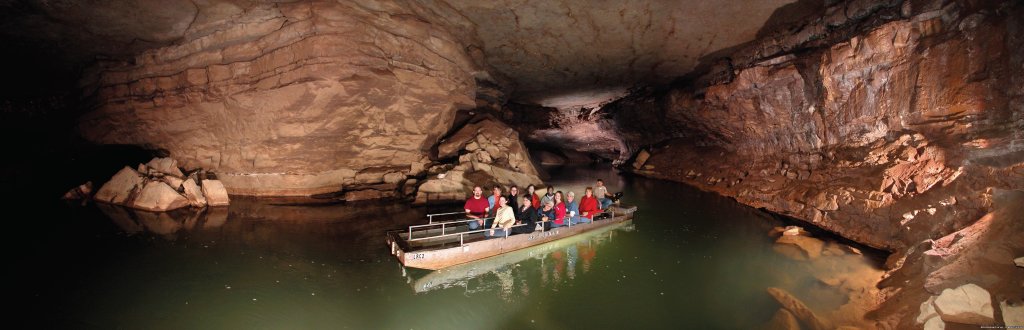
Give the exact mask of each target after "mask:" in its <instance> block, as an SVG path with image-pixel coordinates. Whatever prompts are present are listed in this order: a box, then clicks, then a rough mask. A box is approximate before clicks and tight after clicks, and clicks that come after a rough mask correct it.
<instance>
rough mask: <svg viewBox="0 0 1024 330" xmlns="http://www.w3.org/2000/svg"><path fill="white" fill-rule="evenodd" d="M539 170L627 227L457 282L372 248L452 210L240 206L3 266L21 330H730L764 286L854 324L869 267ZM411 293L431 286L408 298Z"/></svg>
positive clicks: (763, 307) (35, 246) (581, 174)
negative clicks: (19, 303)
mask: <svg viewBox="0 0 1024 330" xmlns="http://www.w3.org/2000/svg"><path fill="white" fill-rule="evenodd" d="M549 170H550V172H551V173H552V177H553V179H552V180H550V182H551V183H553V184H554V185H555V186H556V187H558V189H559V190H563V189H566V188H572V189H573V190H576V191H577V193H578V194H579V193H581V192H582V189H581V188H582V187H583V186H585V185H589V184H592V182H593V180H594V179H597V178H603V179H604V180H605V181H606V183H607V185H608V186H609V187H610V188H609V190H610V191H613V192H614V191H623V192H624V193H625V198H624V199H623V203H625V204H634V205H637V206H639V210H640V211H639V212H640V213H639V215H638V217H637V219H635V220H634V221H633V223H632V224H631V225H627V226H625V227H623V228H620V229H616V230H612V231H608V232H601V233H596V234H591V235H587V236H584V237H576V238H573V239H571V240H563V241H560V242H555V243H552V244H549V245H544V246H540V247H536V248H533V250H531V251H523V252H522V253H519V254H517V255H514V256H509V257H507V258H504V259H502V260H498V261H497V262H492V263H489V264H487V265H486V266H483V267H481V268H480V269H481V271H480V272H479V273H478V274H477V275H475V276H469V277H454V278H453V277H444V276H437V274H432V273H431V272H428V271H420V270H414V269H403V268H402V267H401V266H400V264H399V263H398V262H397V261H396V260H395V259H394V258H393V257H392V256H391V255H390V254H389V253H388V250H387V248H386V246H385V244H384V234H383V232H384V231H385V230H387V229H397V228H403V227H404V226H407V225H410V224H418V223H421V222H423V221H424V215H425V214H426V213H427V212H428V211H429V212H435V211H436V212H445V211H451V210H452V209H457V208H458V207H459V206H450V207H434V208H429V209H428V208H422V207H411V206H408V205H407V204H394V203H392V204H383V203H372V204H360V205H343V204H330V205H275V204H274V203H272V202H269V201H266V200H252V199H245V198H236V199H235V200H233V201H232V204H231V206H230V208H229V209H226V210H217V211H215V210H209V211H207V212H205V213H203V214H199V215H194V214H182V213H176V214H173V215H167V214H165V215H158V214H148V213H141V212H133V211H128V210H126V209H121V208H116V207H107V206H103V205H101V206H96V205H88V206H84V207H82V206H78V205H60V206H58V207H56V208H54V209H52V210H48V211H47V213H49V214H54V213H55V214H57V216H56V217H47V219H49V220H47V221H45V222H40V223H38V224H37V225H36V226H37V227H38V228H37V229H39V230H41V231H40V232H41V233H43V234H38V237H37V238H35V239H32V240H31V241H29V242H26V243H24V244H22V246H21V249H24V251H26V253H24V254H22V257H19V258H18V259H17V260H15V263H16V265H17V267H19V268H22V267H24V268H27V269H32V270H33V271H32V272H22V274H24V275H15V277H16V278H18V282H16V283H19V285H18V286H19V287H20V288H21V290H26V291H27V293H28V295H27V296H28V297H29V300H30V301H27V302H26V303H27V304H29V305H30V306H28V307H29V309H30V310H33V311H46V313H47V314H46V315H32V319H33V322H34V324H35V325H37V326H38V325H44V326H58V327H64V328H67V327H73V328H161V329H171V328H179V329H180V328H289V329H294V328H350V329H366V328H385V329H453V328H473V329H477V328H513V327H516V328H520V327H526V328H546V329H551V328H554V329H558V328H640V329H647V328H701V329H738V328H751V327H758V326H761V325H763V324H765V323H766V322H768V321H769V320H770V319H772V317H773V315H774V314H775V313H776V311H777V310H779V308H780V305H779V303H777V302H776V301H775V300H774V299H773V298H772V297H771V296H770V295H769V294H767V293H766V289H767V288H769V287H776V288H781V289H783V290H786V291H788V292H790V293H791V294H793V295H794V296H796V297H797V298H799V299H800V300H802V301H803V302H804V303H805V304H806V305H808V306H810V307H811V308H812V309H813V310H814V311H815V312H816V313H818V314H819V315H822V316H823V317H827V318H829V319H831V320H832V321H833V322H835V323H836V324H837V325H842V324H849V325H862V323H860V322H862V321H861V319H862V317H863V313H864V312H865V310H866V308H867V307H866V306H865V305H864V302H866V301H870V300H871V295H872V294H873V293H874V291H872V290H874V289H873V286H874V283H876V282H877V281H878V278H879V276H881V273H882V272H881V270H880V263H881V259H882V258H884V256H882V255H879V254H877V253H875V252H870V251H866V250H865V251H864V253H865V254H864V255H861V254H856V253H853V252H850V251H851V250H849V249H840V248H837V246H838V244H837V243H836V242H834V241H833V240H832V238H829V237H828V236H827V235H825V234H823V233H815V236H817V237H819V238H822V239H824V240H825V241H826V244H827V248H826V249H825V250H826V251H832V252H833V253H825V254H823V255H822V256H821V257H818V258H815V259H812V260H809V261H805V260H794V259H792V258H790V257H787V256H786V255H784V254H782V253H779V252H777V251H776V250H778V249H777V247H776V246H775V243H774V240H775V238H774V237H772V236H770V235H769V234H768V233H769V232H770V231H771V230H772V229H773V228H774V227H777V226H784V225H786V224H784V223H783V222H782V221H780V220H777V219H775V218H773V217H772V216H770V215H768V214H766V213H763V212H761V211H758V210H756V209H752V208H750V207H747V206H744V205H741V204H738V203H736V202H734V201H732V200H730V199H727V198H723V197H720V196H717V195H714V194H710V193H705V192H701V191H698V190H696V189H694V188H691V187H689V186H685V185H682V184H679V183H674V182H667V181H660V180H653V179H646V178H642V177H633V176H622V175H619V174H617V173H616V172H615V171H614V170H612V169H610V168H604V167H602V168H592V167H573V168H562V169H549ZM568 177H573V179H565V178H568ZM844 251H845V252H844ZM28 273H32V274H42V275H39V276H37V275H28ZM19 277H24V278H19ZM424 278H426V279H428V280H429V282H430V287H429V288H423V287H422V286H421V287H419V288H417V286H416V283H423V281H425V280H422V279H424Z"/></svg>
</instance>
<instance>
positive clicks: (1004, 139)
mask: <svg viewBox="0 0 1024 330" xmlns="http://www.w3.org/2000/svg"><path fill="white" fill-rule="evenodd" d="M903 13H904V15H906V16H904V17H903V18H902V19H898V20H895V21H891V22H888V23H885V24H882V25H880V26H877V27H875V28H872V29H870V30H868V31H865V32H863V33H861V34H860V35H857V36H854V37H852V38H849V39H846V40H842V41H840V42H838V43H836V44H834V45H830V46H829V45H825V46H824V47H821V48H815V49H809V50H804V51H803V52H801V53H799V54H797V55H794V54H787V55H781V56H777V57H773V58H767V59H762V60H761V61H760V62H752V63H753V64H752V65H751V66H749V67H746V68H741V69H738V70H737V71H736V74H735V76H733V77H732V78H731V79H726V81H728V82H727V83H721V84H717V85H712V86H709V87H707V88H706V89H701V90H699V91H696V92H695V91H694V90H682V89H675V90H669V91H667V92H665V93H661V94H658V93H648V94H647V95H644V96H639V95H638V96H634V97H631V98H630V99H628V100H625V101H623V102H620V103H619V104H617V105H614V106H611V107H612V108H614V109H616V110H614V111H616V115H617V116H618V120H619V121H620V123H621V124H622V126H623V135H624V136H625V137H626V138H627V140H628V143H629V144H631V146H632V147H633V148H636V147H639V146H643V145H650V144H654V143H656V142H658V141H662V140H666V139H672V138H679V139H676V140H672V141H671V142H669V143H666V144H662V145H657V146H655V147H653V148H652V149H651V154H652V156H651V157H650V159H649V160H647V161H646V162H645V163H644V164H643V166H642V167H641V169H640V171H639V172H641V173H645V174H649V175H651V176H656V177H663V178H669V179H673V180H680V181H684V182H688V183H691V184H694V185H697V186H700V187H703V188H705V189H708V190H714V191H717V192H719V193H722V194H724V195H728V196H733V197H735V198H737V200H739V201H741V202H743V203H746V204H749V205H753V206H756V207H764V208H767V209H769V210H772V211H775V212H779V213H783V214H786V215H790V216H794V217H797V218H800V219H804V220H807V221H810V222H813V223H815V224H816V225H818V226H820V227H823V228H826V229H829V230H832V231H835V232H838V233H840V234H842V235H843V236H846V237H849V238H852V239H854V240H857V241H859V242H862V243H865V244H868V245H871V246H875V247H881V248H887V249H898V248H900V247H905V246H908V245H911V244H913V243H914V242H918V241H920V240H922V239H925V238H929V237H932V236H935V235H937V234H945V233H949V232H951V231H954V230H956V229H957V228H962V227H963V226H964V225H966V224H968V223H970V222H971V221H974V220H976V219H978V217H980V216H981V215H982V214H984V213H985V212H986V210H987V209H988V208H989V206H990V197H991V194H990V192H988V188H989V187H1003V188H1021V187H1024V130H1022V129H1024V54H1022V53H1021V51H1020V49H1022V48H1024V39H1022V38H1021V35H1024V27H1022V24H1024V21H1022V20H1021V17H1024V8H1022V6H1020V5H1019V3H1014V2H1012V1H1010V2H1006V3H1004V4H1001V5H999V4H997V5H991V6H989V7H972V6H970V5H966V4H961V3H951V4H948V5H945V6H936V5H920V6H919V5H917V4H916V3H907V4H906V5H905V6H904V10H903ZM636 123H651V125H650V126H649V127H646V128H643V126H642V125H636Z"/></svg>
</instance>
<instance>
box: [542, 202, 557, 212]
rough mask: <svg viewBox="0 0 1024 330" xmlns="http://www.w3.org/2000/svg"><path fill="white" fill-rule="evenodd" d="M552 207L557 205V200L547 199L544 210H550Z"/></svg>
mask: <svg viewBox="0 0 1024 330" xmlns="http://www.w3.org/2000/svg"><path fill="white" fill-rule="evenodd" d="M552 207H555V202H552V201H547V202H545V203H544V211H547V210H550V209H551V208H552Z"/></svg>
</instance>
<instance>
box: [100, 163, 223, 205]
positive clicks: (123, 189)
mask: <svg viewBox="0 0 1024 330" xmlns="http://www.w3.org/2000/svg"><path fill="white" fill-rule="evenodd" d="M93 199H94V200H96V201H97V202H103V203H109V204H116V205H123V206H127V207H131V208H134V209H139V210H145V211H156V212H162V211H170V210H174V209H179V208H183V207H186V206H192V207H196V208H202V207H206V206H223V205H228V204H229V203H230V199H229V198H228V193H227V190H225V189H224V185H223V184H222V183H221V182H220V181H219V180H213V179H210V178H208V177H207V173H206V172H204V171H203V170H197V171H193V172H192V173H189V174H188V175H185V173H183V172H182V171H181V169H179V168H178V166H177V161H175V160H174V159H172V158H153V159H152V160H150V161H149V162H148V163H146V164H139V166H138V167H137V168H135V169H133V168H131V167H127V166H125V167H124V168H122V169H121V170H120V171H118V172H117V174H114V176H113V177H112V178H110V181H107V183H105V184H103V186H102V187H100V189H99V190H98V191H96V195H95V196H93Z"/></svg>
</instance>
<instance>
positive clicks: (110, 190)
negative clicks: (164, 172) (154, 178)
mask: <svg viewBox="0 0 1024 330" xmlns="http://www.w3.org/2000/svg"><path fill="white" fill-rule="evenodd" d="M142 183H143V178H142V176H141V175H139V173H138V172H135V170H133V169H131V168H130V167H127V166H125V168H123V169H121V170H120V171H118V172H117V174H114V177H112V178H110V181H107V183H104V184H103V186H102V187H100V190H99V191H97V192H96V196H94V197H93V198H95V199H96V201H98V202H104V203H111V204H125V203H126V202H128V201H129V200H130V199H131V198H133V197H134V194H135V193H136V189H138V188H139V186H140V185H142Z"/></svg>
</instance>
